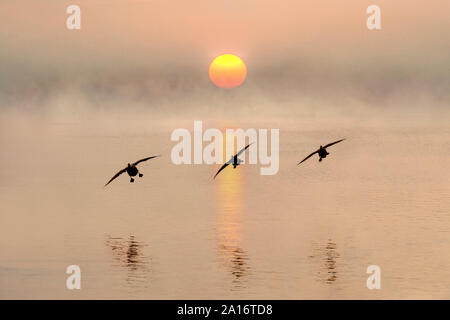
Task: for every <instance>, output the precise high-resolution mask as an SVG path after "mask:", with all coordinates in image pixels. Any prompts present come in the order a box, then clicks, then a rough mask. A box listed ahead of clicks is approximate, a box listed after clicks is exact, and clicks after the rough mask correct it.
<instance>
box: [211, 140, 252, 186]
mask: <svg viewBox="0 0 450 320" xmlns="http://www.w3.org/2000/svg"><path fill="white" fill-rule="evenodd" d="M252 144H253V142H252V143H250V144H248V145H247V146H246V147H245V148H243V149H241V151H239V152H238V153H236V154H235V155H234V156H231V158H230V160H228V161H227V162H225V163H224V164H223V166H222V167H220V169H219V171H217V173H216V174H215V175H214V178H213V179H215V178H216V176H217V175H218V174H219V173H220V171H222V170H223V169H225V168H226V167H228V165H230V164H232V165H233V169H236V167H237V166H238V165H240V164H241V163H242V162H243V161H242V160H241V159H239V158H238V157H239V156H240V155H241V154H242V153H243V152H244V151H245V150H247V148H248V147H250V146H251V145H252Z"/></svg>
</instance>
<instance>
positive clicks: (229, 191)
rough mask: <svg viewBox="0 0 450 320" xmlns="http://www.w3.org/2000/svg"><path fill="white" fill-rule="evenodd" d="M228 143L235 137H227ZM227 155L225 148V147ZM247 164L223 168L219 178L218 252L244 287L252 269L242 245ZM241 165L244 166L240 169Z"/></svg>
mask: <svg viewBox="0 0 450 320" xmlns="http://www.w3.org/2000/svg"><path fill="white" fill-rule="evenodd" d="M224 141H225V143H224V146H226V144H229V143H233V142H232V141H233V139H226V137H225V139H224ZM224 155H225V150H224ZM242 167H243V166H239V167H237V168H236V169H233V168H232V167H231V168H229V169H228V168H227V169H228V170H223V171H222V173H221V176H220V179H217V180H216V183H215V190H216V204H217V213H218V234H217V238H218V254H219V257H220V259H221V260H222V261H223V262H224V264H225V265H226V267H227V269H228V270H229V272H230V274H231V275H232V276H233V280H232V282H233V284H234V286H235V287H242V286H244V284H243V279H244V278H245V276H246V275H247V274H248V272H249V269H250V268H249V266H248V255H247V253H246V252H245V251H244V250H243V249H242V248H241V246H242V202H243V192H244V190H243V185H242V184H243V181H242V180H243V170H242V169H243V168H242ZM239 169H240V170H239Z"/></svg>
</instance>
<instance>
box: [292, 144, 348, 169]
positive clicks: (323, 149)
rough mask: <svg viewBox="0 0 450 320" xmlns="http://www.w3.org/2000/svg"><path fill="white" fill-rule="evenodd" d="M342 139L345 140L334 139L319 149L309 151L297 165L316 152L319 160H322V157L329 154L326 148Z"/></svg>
mask: <svg viewBox="0 0 450 320" xmlns="http://www.w3.org/2000/svg"><path fill="white" fill-rule="evenodd" d="M344 140H345V139H341V140H338V141H335V142H331V143H329V144H327V145H325V146H320V147H319V149H317V150H316V151H314V152H313V153H311V154H310V155H309V156H307V157H306V158H305V159H303V160H302V161H300V162H299V163H297V165H299V164H300V163H302V162H304V161H306V160H308V159H309V158H310V157H312V156H313V155H314V154H316V153H317V154H318V155H319V162H320V161H322V159H323V158H326V157H327V155H329V153H328V152H327V150H326V149H327V148H328V147H331V146H332V145H334V144H336V143H339V142H341V141H344Z"/></svg>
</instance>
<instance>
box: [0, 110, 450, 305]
mask: <svg viewBox="0 0 450 320" xmlns="http://www.w3.org/2000/svg"><path fill="white" fill-rule="evenodd" d="M305 123H306V121H305ZM184 124H185V123H183V124H178V125H172V124H170V125H165V126H164V125H160V126H158V125H156V124H155V125H153V124H152V125H147V126H143V127H140V126H133V125H131V124H129V123H127V122H126V121H125V123H123V124H120V122H117V123H115V124H114V125H105V126H96V125H94V121H87V120H86V121H80V122H76V121H75V122H70V121H68V122H64V121H63V122H58V121H55V120H54V119H44V120H42V119H38V120H36V119H33V118H31V119H27V120H23V119H22V120H17V119H16V120H11V121H6V120H5V118H2V134H1V138H0V146H1V150H2V152H1V154H0V163H1V164H2V165H1V166H0V206H1V210H0V211H1V214H0V218H1V220H0V298H2V299H5V298H25V299H30V298H39V299H48V298H63V299H81V298H95V299H109V298H124V299H134V298H137V299H226V298H234V299H246V298H250V299H253V298H262V299H315V298H319V299H337V298H342V299H348V298H361V299H391V298H400V299H403V298H425V299H427V298H450V290H449V289H448V288H449V285H450V280H449V279H450V254H449V252H450V250H449V249H450V237H449V235H450V219H449V214H450V213H449V208H450V183H449V181H450V162H449V161H448V159H449V156H450V148H449V146H450V142H449V141H450V139H449V138H450V130H449V129H448V128H442V127H438V126H433V125H426V126H403V127H402V126H399V125H397V126H395V125H392V126H388V125H385V126H381V125H380V126H371V127H367V126H358V125H352V126H345V127H344V128H340V129H339V127H338V126H336V127H335V128H325V127H324V126H320V125H319V126H315V127H313V126H309V127H308V126H302V125H299V126H285V127H284V126H283V125H280V126H278V127H280V130H281V131H280V171H279V173H278V174H277V175H274V176H261V175H259V168H260V167H259V165H252V166H249V165H247V166H241V167H238V168H237V169H236V170H233V169H231V168H227V169H226V170H224V171H223V172H222V173H221V174H220V175H219V176H218V177H217V179H216V180H214V181H213V180H212V179H211V178H212V176H213V175H214V173H215V172H216V171H217V168H218V166H209V165H195V166H194V165H182V166H175V165H173V164H172V163H171V161H170V150H171V147H172V146H173V145H174V143H173V142H171V141H170V133H171V130H172V129H174V128H177V127H179V126H185V125H184ZM188 125H189V122H188ZM190 125H191V126H192V122H190ZM277 125H278V123H277ZM205 127H206V126H205ZM246 127H256V128H258V124H256V123H252V122H248V123H247V126H246ZM270 127H273V126H270V125H269V128H270ZM188 129H191V128H190V127H188ZM13 130H14V131H13ZM12 132H14V134H11V133H12ZM341 137H346V138H347V140H346V141H345V142H342V143H340V144H338V145H336V146H333V147H331V148H330V149H329V152H330V156H329V157H328V158H327V159H325V160H324V161H323V162H322V163H319V162H318V161H317V158H311V159H310V160H308V161H307V162H305V163H303V164H302V165H301V166H296V163H297V162H298V161H299V160H301V159H302V158H303V157H304V156H305V155H307V154H309V153H310V152H311V151H313V150H314V148H316V147H318V145H319V144H325V143H327V142H330V141H334V140H336V139H339V138H341ZM159 153H162V155H163V156H162V157H161V158H157V159H153V160H151V161H149V162H146V163H144V164H142V165H141V166H140V169H141V171H142V172H143V173H144V177H143V178H142V179H139V178H137V181H136V182H135V183H134V184H130V183H129V180H128V177H127V176H125V175H124V176H121V177H119V178H118V179H117V180H115V181H114V182H113V183H112V184H111V185H109V186H108V187H107V188H103V185H104V184H105V183H106V182H107V181H108V180H109V178H110V177H111V176H112V175H113V174H114V173H115V172H117V171H118V170H119V169H121V168H122V167H123V166H125V165H126V163H127V162H130V161H133V160H137V159H140V158H141V157H143V156H147V155H153V154H159ZM73 264H75V265H79V266H80V268H81V272H82V282H81V283H82V284H81V286H82V289H81V290H73V291H69V290H67V289H66V278H67V276H68V275H67V274H66V273H65V270H66V268H67V266H68V265H73ZM372 264H374V265H378V266H380V268H381V275H382V280H381V290H368V289H367V287H366V279H367V277H368V274H366V269H367V267H368V266H369V265H372Z"/></svg>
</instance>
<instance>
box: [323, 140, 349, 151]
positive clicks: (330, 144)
mask: <svg viewBox="0 0 450 320" xmlns="http://www.w3.org/2000/svg"><path fill="white" fill-rule="evenodd" d="M344 140H345V139H341V140H338V141H335V142H332V143H329V144H327V145H326V146H324V148H325V149H326V148H328V147H331V146H332V145H333V144H336V143H339V142H341V141H344Z"/></svg>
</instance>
